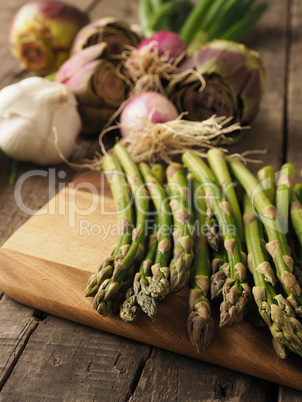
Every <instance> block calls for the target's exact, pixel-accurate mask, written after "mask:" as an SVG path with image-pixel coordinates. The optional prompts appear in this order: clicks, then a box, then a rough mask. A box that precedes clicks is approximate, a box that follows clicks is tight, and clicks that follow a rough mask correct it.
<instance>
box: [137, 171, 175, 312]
mask: <svg viewBox="0 0 302 402" xmlns="http://www.w3.org/2000/svg"><path fill="white" fill-rule="evenodd" d="M139 168H140V171H141V173H142V175H143V177H144V180H145V182H146V186H147V188H148V190H149V193H150V195H151V199H152V201H153V204H154V206H155V209H156V211H157V214H158V215H157V216H158V246H157V252H156V257H155V262H154V264H153V265H152V267H151V271H152V277H151V278H148V280H149V282H150V283H149V286H148V287H145V288H144V290H145V291H147V293H148V294H149V295H151V296H152V297H155V298H158V299H162V298H164V297H165V296H166V295H167V294H168V293H169V292H170V282H169V274H170V270H169V261H170V256H171V248H172V235H171V224H172V222H171V211H170V207H169V200H168V197H167V194H166V192H165V190H164V188H163V187H162V186H161V185H160V183H159V182H158V180H157V179H156V177H155V175H154V174H153V173H152V171H151V169H150V168H149V166H148V165H147V164H146V163H140V165H139ZM142 280H145V278H143V279H142ZM139 300H141V302H144V298H141V299H139ZM141 307H142V309H146V308H147V306H144V305H142V306H141ZM144 311H145V310H144ZM148 315H149V314H148ZM152 315H153V314H152Z"/></svg>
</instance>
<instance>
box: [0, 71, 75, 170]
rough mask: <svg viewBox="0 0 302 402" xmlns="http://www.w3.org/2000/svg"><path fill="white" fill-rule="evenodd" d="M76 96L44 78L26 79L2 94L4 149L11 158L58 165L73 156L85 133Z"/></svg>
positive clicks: (0, 133) (0, 124)
mask: <svg viewBox="0 0 302 402" xmlns="http://www.w3.org/2000/svg"><path fill="white" fill-rule="evenodd" d="M81 126H82V123H81V119H80V116H79V113H78V110H77V101H76V98H75V96H74V95H73V93H72V92H71V91H70V90H69V89H68V88H67V87H66V86H64V85H62V84H59V83H54V82H51V81H49V80H47V79H45V78H41V77H30V78H26V79H24V80H22V81H20V82H18V83H16V84H12V85H9V86H7V87H5V88H3V89H2V90H1V91H0V147H1V149H2V150H3V152H4V153H6V154H7V155H8V156H10V157H11V158H14V159H17V160H21V161H28V162H34V163H37V164H39V165H44V166H46V165H55V164H59V163H61V162H62V159H61V156H60V154H59V152H58V149H57V148H56V146H55V140H56V138H55V136H57V140H58V148H59V150H60V151H61V152H62V154H63V155H64V157H65V158H68V157H69V156H70V155H71V152H72V150H73V147H74V145H75V142H76V139H77V137H78V135H79V133H80V131H81Z"/></svg>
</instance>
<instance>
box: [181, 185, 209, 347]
mask: <svg viewBox="0 0 302 402" xmlns="http://www.w3.org/2000/svg"><path fill="white" fill-rule="evenodd" d="M193 190H194V197H193V200H194V206H195V208H194V212H195V217H196V220H197V222H196V223H197V235H196V240H195V246H194V253H195V255H194V260H193V275H192V279H191V281H190V286H189V315H188V318H187V328H188V333H189V335H190V339H191V343H192V345H193V346H194V347H195V349H196V350H197V352H199V353H201V352H204V351H205V349H206V348H207V347H208V346H209V344H210V342H211V339H212V336H213V332H214V320H213V318H212V317H211V307H210V302H209V300H208V298H207V294H208V291H209V286H210V280H209V276H210V255H209V250H208V245H207V239H206V236H205V235H204V234H203V226H204V224H205V199H204V194H203V192H202V191H201V190H200V186H199V184H198V182H197V181H196V180H195V179H193Z"/></svg>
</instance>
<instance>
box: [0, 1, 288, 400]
mask: <svg viewBox="0 0 302 402" xmlns="http://www.w3.org/2000/svg"><path fill="white" fill-rule="evenodd" d="M73 3H74V2H73ZM77 3H79V4H78V5H79V6H81V5H82V4H83V5H84V4H85V5H86V4H87V1H85V2H82V1H80V0H77ZM90 3H93V2H90ZM106 3H107V4H108V6H106V7H108V8H107V9H108V12H107V13H106V14H107V15H108V13H110V15H115V16H117V17H119V15H118V13H119V12H120V10H121V9H122V7H120V6H118V7H114V5H113V1H107V0H106V1H105V0H104V1H102V2H101V3H100V5H99V6H97V7H98V12H97V13H96V12H94V11H93V12H92V13H91V16H92V19H96V18H98V17H99V16H101V15H103V14H101V13H100V11H99V10H101V11H102V12H103V11H104V10H106V7H105V4H106ZM281 3H286V2H284V1H278V2H276V1H275V2H274V4H273V2H272V1H271V7H277V11H276V13H275V20H271V18H272V17H269V18H268V17H265V18H266V19H267V21H266V23H265V24H260V25H259V27H258V28H257V32H260V31H261V30H262V31H263V34H261V35H260V37H259V36H257V35H255V37H256V39H255V42H256V43H260V42H262V45H261V47H263V48H266V47H267V46H270V56H265V55H264V58H265V60H266V63H267V65H268V62H269V63H270V65H272V64H273V62H272V59H274V63H275V64H276V66H277V67H278V71H279V73H278V74H276V76H274V77H271V73H269V79H268V92H271V91H272V90H274V93H275V97H269V99H268V100H267V101H268V103H269V105H268V106H269V108H270V109H271V110H270V113H269V116H270V117H266V115H265V114H264V112H261V114H260V115H259V117H258V119H257V125H256V126H255V127H254V129H253V132H254V135H255V137H253V138H254V139H255V138H257V144H259V145H258V146H257V148H262V147H264V146H267V144H268V145H269V143H270V141H271V140H270V138H271V137H270V133H271V132H275V130H277V131H276V132H277V136H276V138H277V141H276V142H277V145H276V144H275V143H274V144H272V145H273V146H272V148H270V149H271V150H273V151H274V150H277V156H278V161H279V160H280V161H281V159H282V150H280V147H279V129H280V123H281V122H282V117H281V115H280V114H278V113H281V114H282V111H281V109H282V107H283V106H282V105H283V103H282V94H283V92H282V91H281V92H280V88H281V89H282V85H281V84H282V77H283V65H284V63H283V49H284V36H283V35H281V37H280V32H281V33H282V32H283V28H284V24H283V22H282V23H280V21H281V18H282V21H285V19H286V18H285V17H284V15H285V14H284V7H283V5H282V4H281ZM102 4H103V7H102ZM124 4H125V3H123V7H125V5H124ZM119 5H120V4H119ZM11 7H12V3H11V2H9V3H7V4H6V5H5V9H6V8H11ZM94 10H95V9H94ZM3 15H4V13H2V14H1V17H2V16H3ZM122 16H123V15H122ZM277 16H278V19H277ZM131 18H132V17H131ZM130 20H131V19H129V21H130ZM5 21H8V18H7V17H4V18H3V21H2V18H1V23H2V22H5ZM131 21H132V20H131ZM2 26H3V24H2ZM276 27H277V28H276ZM249 40H250V43H251V46H253V40H252V39H251V37H250V38H249ZM271 43H274V45H273V46H272V45H271ZM280 49H281V50H280ZM259 50H260V49H259ZM261 53H262V52H261ZM6 57H9V53H6V54H4V55H3V56H2V53H1V59H2V60H5V59H6ZM267 60H268V61H267ZM13 64H14V61H12V60H11V61H10V62H8V63H7V66H8V68H7V69H6V70H5V69H3V65H2V73H1V74H2V75H1V76H0V78H1V77H4V80H5V81H2V82H3V85H5V84H6V83H10V82H11V81H10V80H15V79H20V78H21V75H19V76H18V75H16V74H15V72H14V71H17V74H18V73H19V70H18V68H17V65H16V67H14V68H13V69H12V65H13ZM275 70H276V69H275ZM11 71H12V73H11ZM280 93H281V96H280ZM264 103H265V104H266V101H264V102H263V104H264ZM263 104H262V108H263V107H267V105H266V106H263ZM280 105H281V106H280ZM276 106H277V112H274V109H275V108H276ZM278 111H279V112H278ZM262 115H263V118H261V116H262ZM272 117H273V122H272V120H271V118H272ZM259 119H260V120H259ZM266 119H267V121H270V122H271V123H270V124H269V125H268V124H264V125H263V124H262V123H263V122H265V120H266ZM258 121H259V122H258ZM268 128H269V130H268ZM266 132H267V133H268V134H267V135H266V136H265V138H263V137H264V135H265V133H266ZM259 133H261V134H259ZM263 133H264V134H263ZM249 134H250V133H248V135H249ZM263 139H264V143H263V144H262V143H261V141H260V140H263ZM254 141H255V140H252V139H251V136H250V138H248V137H247V139H246V140H245V146H244V148H249V149H253V148H255V145H254V144H253V142H254ZM80 144H81V143H80ZM80 146H81V145H79V147H80ZM84 154H85V152H83V154H82V155H84ZM274 157H275V156H274ZM266 162H267V163H271V162H269V159H266ZM273 164H274V166H275V167H278V166H279V162H276V161H275V160H274V161H273ZM2 167H3V169H4V170H5V172H6V173H5V174H6V178H7V177H8V171H9V163H8V162H5V163H4V164H2V165H1V168H2ZM64 170H65V168H64ZM69 172H70V171H69ZM1 173H2V169H1ZM1 176H2V175H1ZM69 177H70V178H71V177H72V173H70V176H69ZM6 183H7V182H5V184H6ZM1 184H2V183H1ZM6 187H7V186H6V185H5V186H4V187H3V186H1V188H6ZM30 189H31V192H32V193H34V194H35V195H34V196H32V194H31V193H30ZM39 198H40V200H39ZM47 199H48V187H47V183H46V184H43V185H42V186H41V181H38V183H37V185H35V184H34V181H33V182H32V183H31V184H30V182H28V191H27V192H25V193H24V200H25V201H26V202H28V203H29V204H28V205H29V206H31V207H33V208H34V207H36V206H39V205H40V206H41V205H42V204H43V203H44V202H45V201H46V200H47ZM2 201H3V202H5V201H6V202H7V203H13V202H14V200H13V196H12V195H11V192H10V195H9V197H8V198H6V197H4V198H3V199H2V200H1V201H0V205H2ZM8 209H9V208H7V209H6V210H5V214H6V213H7V212H8ZM1 212H2V210H1ZM18 214H19V212H18V211H17V210H15V213H13V211H12V213H11V217H10V219H9V220H8V221H4V222H3V226H2V223H0V225H1V226H0V227H1V228H4V227H6V229H7V224H8V225H9V224H10V222H12V229H11V232H12V231H14V229H13V228H14V227H15V229H17V228H18V227H19V225H20V224H21V221H20V220H19V218H18V217H16V216H15V215H18ZM22 219H23V221H24V220H25V219H27V217H22ZM1 220H2V216H1ZM23 221H22V222H23ZM11 232H4V233H3V234H2V235H0V239H4V238H7V237H6V234H5V233H11ZM0 297H1V296H0ZM53 320H55V319H51V320H50V321H49V322H48V323H43V324H40V325H39V328H38V329H40V328H41V327H42V325H46V324H47V325H49V326H50V325H51V326H53V327H52V328H53V330H52V331H51V333H52V335H47V332H45V333H44V338H43V339H44V341H46V342H47V341H49V342H51V341H52V342H54V343H59V342H62V344H63V345H64V342H65V343H66V342H67V340H68V337H69V338H70V337H71V338H72V342H73V343H74V344H75V339H76V337H77V331H76V330H75V332H74V333H73V334H72V333H71V331H67V333H66V337H65V335H64V334H62V333H61V332H60V335H55V333H53V331H54V330H55V328H64V325H65V324H67V323H66V322H65V321H62V324H59V326H57V324H56V323H55V322H54V321H53ZM68 324H70V323H68ZM72 325H74V324H72ZM49 326H48V327H46V328H48V329H49V328H50V327H49ZM85 331H86V329H85ZM85 331H84V332H85ZM88 331H89V330H88ZM85 334H86V335H85ZM85 334H84V333H83V334H82V339H83V341H82V343H84V344H85V343H86V342H87V341H89V339H90V332H88V333H86V332H85ZM108 337H110V340H111V339H112V337H111V336H109V335H108ZM118 339H119V338H118ZM117 344H118V341H117ZM58 346H59V345H58ZM31 347H32V346H31ZM39 347H41V345H40V344H39V343H36V344H35V345H34V346H33V349H32V351H34V352H37V351H38V350H39ZM52 347H53V345H52ZM64 348H65V346H64ZM95 348H96V351H97V352H98V351H99V348H102V345H99V344H97V346H95ZM116 350H117V346H115V348H114V347H113V348H112V350H111V352H110V353H111V356H114V354H115V352H116ZM25 352H27V347H26V349H25ZM25 352H24V353H25ZM60 352H61V350H60ZM131 352H132V354H133V355H134V354H135V353H136V346H134V345H133V346H132V349H131ZM160 352H161V351H160V350H159V351H157V353H158V354H160ZM165 353H168V352H165ZM24 356H25V354H24ZM64 356H65V357H66V359H67V361H68V359H69V356H66V355H65V354H64ZM174 356H176V355H174ZM22 357H23V356H22ZM25 357H26V356H25ZM42 357H43V356H42ZM131 357H132V355H131V353H129V354H128V355H127V358H125V359H126V360H125V365H128V360H131ZM166 357H167V356H166V355H165V354H164V355H162V356H161V357H159V359H160V360H161V359H164V358H166ZM26 358H27V359H28V357H26ZM40 358H41V357H40ZM177 358H180V359H186V358H182V357H180V356H177ZM127 359H128V360H127ZM152 359H153V355H152ZM152 359H150V363H149V364H150V365H151V360H152ZM27 361H28V365H29V366H31V365H32V363H31V362H30V360H27ZM180 361H181V364H182V363H183V360H180ZM20 362H21V361H20ZM79 362H80V360H79ZM191 362H192V361H191V360H189V359H188V365H191ZM21 363H22V362H21ZM96 363H97V357H96V360H94V362H93V364H96ZM161 363H163V360H161ZM22 364H23V363H22ZM68 364H69V365H72V364H73V363H70V361H69V362H68ZM170 364H173V360H172V361H171V363H170ZM192 364H193V363H192ZM194 364H198V367H200V370H201V371H203V369H204V368H203V365H201V364H203V363H200V362H195V363H194ZM200 365H201V366H200ZM20 367H21V366H20ZM57 367H60V366H57ZM16 369H17V367H16ZM44 369H45V368H43V370H44ZM153 369H154V370H155V369H156V366H155V365H153ZM207 370H209V369H208V367H207ZM213 370H214V373H213V377H212V380H211V381H213V379H214V378H215V377H216V374H215V373H224V371H223V370H222V369H219V368H216V367H214V368H213ZM96 371H97V370H96ZM50 373H54V371H51V372H50ZM56 373H57V372H56ZM43 374H44V376H43V377H42V376H41V378H43V381H44V378H45V376H46V378H47V376H48V371H47V370H46V369H45V371H43ZM13 375H15V370H14V372H13ZM13 375H12V377H11V378H10V380H12V379H13V378H14V377H13ZM30 375H31V374H30V373H28V372H27V375H25V376H24V377H23V381H24V382H25V383H26V382H27V381H28V379H29V378H30ZM56 375H58V374H56ZM178 375H179V374H178V373H177V376H178ZM72 377H73V371H72V370H70V371H68V370H67V371H65V374H64V375H63V376H62V378H61V377H60V378H59V379H56V380H55V381H53V387H54V386H55V385H56V384H59V383H60V382H61V383H62V384H64V382H65V384H66V382H67V381H68V380H69V379H70V378H72ZM54 378H57V377H54ZM129 378H130V376H129ZM197 378H199V376H198V377H197ZM50 379H51V375H50V376H49V378H47V381H50ZM105 379H106V376H105V375H104V377H102V378H101V375H100V381H99V383H100V384H102V385H100V386H99V389H98V397H99V398H98V399H103V400H104V399H105V398H103V389H106V386H107V388H108V389H109V387H110V386H111V387H113V386H115V383H116V380H115V379H114V380H113V379H112V380H111V381H109V384H108V383H106V381H105ZM133 379H135V376H134V377H133ZM189 379H190V377H189V376H188V377H186V379H182V380H181V381H180V382H181V384H184V382H187V381H188V380H189ZM142 380H143V377H142ZM80 381H81V380H80ZM83 381H84V383H83V384H84V385H83V386H84V387H85V386H86V385H85V382H86V379H85V378H84V379H83ZM247 381H250V378H248V379H247ZM200 383H201V384H202V381H200ZM10 384H12V382H11V383H10ZM19 384H20V385H21V386H22V387H23V384H22V383H19ZM34 385H35V390H36V391H37V392H38V393H40V399H39V400H41V398H42V397H44V396H45V395H48V396H49V397H50V398H51V397H53V396H54V393H52V394H51V395H49V393H47V392H48V390H47V389H46V387H45V388H43V389H42V388H40V387H43V386H42V385H41V379H40V378H39V373H38V374H37V373H36V374H35V383H34ZM7 386H9V387H12V385H9V382H8V383H7ZM139 386H141V384H140V383H139ZM154 386H155V388H156V387H157V386H158V384H157V383H156V384H155V385H154ZM190 386H191V385H190ZM257 386H259V382H257ZM102 387H103V388H102ZM7 389H8V388H7ZM52 389H53V388H52ZM70 389H72V386H71V387H70ZM78 389H79V388H77V386H76V387H75V388H74V392H73V393H70V394H68V395H69V400H70V398H71V399H72V400H76V399H75V395H81V394H79V393H77V390H78ZM261 389H263V388H261ZM137 390H139V387H138V388H137ZM19 391H20V389H19ZM44 391H45V392H44ZM16 392H17V391H16ZM64 392H66V391H64ZM70 392H72V391H70ZM106 392H107V391H106ZM0 395H1V394H0ZM5 395H6V399H5V400H9V399H8V398H9V397H10V396H9V395H8V394H7V393H6V394H5ZM15 395H16V394H15ZM85 395H86V394H85ZM85 395H83V394H82V395H81V397H82V399H81V400H84V399H85ZM123 395H124V394H123ZM134 395H135V394H134ZM182 395H185V391H182ZM192 395H193V393H192ZM229 396H230V394H229ZM231 396H232V395H231ZM231 396H230V397H231ZM21 397H22V400H25V399H24V398H23V395H22V396H21ZM143 397H144V398H146V399H147V398H148V395H146V394H144V395H143ZM0 398H1V397H0ZM116 399H118V395H117V398H116ZM159 399H163V398H162V396H161V395H160V394H159ZM10 400H12V399H10ZM15 400H16V399H15ZM29 400H33V399H31V398H30V399H29Z"/></svg>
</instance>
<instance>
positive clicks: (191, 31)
mask: <svg viewBox="0 0 302 402" xmlns="http://www.w3.org/2000/svg"><path fill="white" fill-rule="evenodd" d="M266 8H267V4H266V3H260V4H257V5H255V0H250V1H242V0H200V1H198V2H197V3H196V5H195V7H194V8H193V10H192V11H191V13H190V14H189V16H188V18H187V19H186V21H185V23H184V24H183V26H182V27H181V30H180V35H181V36H182V38H183V39H184V40H185V42H186V43H187V45H188V48H189V54H193V52H194V51H195V50H196V49H198V48H199V47H200V46H202V45H203V44H205V43H208V42H211V41H213V40H214V39H228V40H233V41H236V42H241V41H242V38H243V37H244V36H245V35H246V34H247V32H248V31H249V30H250V29H251V28H252V26H253V25H254V24H255V23H256V21H257V20H258V19H259V18H260V17H261V15H262V14H263V13H264V11H265V10H266Z"/></svg>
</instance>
